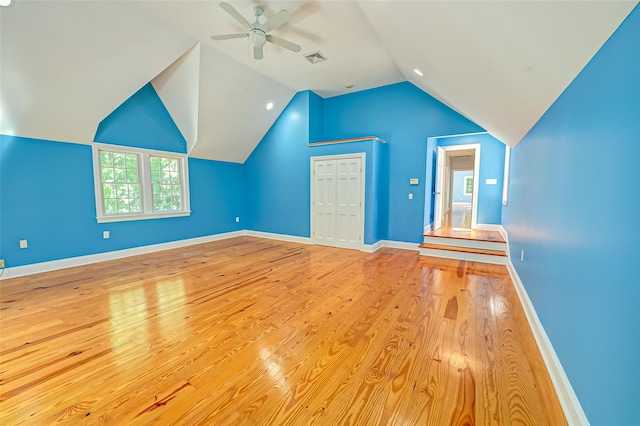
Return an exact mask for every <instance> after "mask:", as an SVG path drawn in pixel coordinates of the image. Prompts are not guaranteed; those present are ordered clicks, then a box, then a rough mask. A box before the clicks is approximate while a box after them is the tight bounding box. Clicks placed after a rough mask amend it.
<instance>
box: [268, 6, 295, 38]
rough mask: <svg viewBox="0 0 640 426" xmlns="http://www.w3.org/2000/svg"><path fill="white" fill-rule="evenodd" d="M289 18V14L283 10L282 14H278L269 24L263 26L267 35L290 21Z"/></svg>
mask: <svg viewBox="0 0 640 426" xmlns="http://www.w3.org/2000/svg"><path fill="white" fill-rule="evenodd" d="M289 17H290V15H289V12H287V11H286V10H284V9H283V10H281V11H280V12H278V13H276V14H275V15H274V16H273V17H272V18H271V19H269V20H268V21H267V23H266V24H264V25H263V26H262V29H263V30H264V32H265V33H268V32H269V31H271V30H275V29H276V28H278V27H279V26H281V25H283V24H286V23H287V21H288V20H289Z"/></svg>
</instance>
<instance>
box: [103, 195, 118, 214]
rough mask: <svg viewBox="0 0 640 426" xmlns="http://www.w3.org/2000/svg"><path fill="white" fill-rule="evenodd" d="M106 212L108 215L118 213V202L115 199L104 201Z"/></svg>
mask: <svg viewBox="0 0 640 426" xmlns="http://www.w3.org/2000/svg"><path fill="white" fill-rule="evenodd" d="M104 210H105V213H106V214H116V213H118V209H117V201H116V200H115V199H114V198H111V199H108V200H104Z"/></svg>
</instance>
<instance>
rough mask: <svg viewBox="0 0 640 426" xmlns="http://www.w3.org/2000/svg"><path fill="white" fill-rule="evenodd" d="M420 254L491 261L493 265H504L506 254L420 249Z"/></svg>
mask: <svg viewBox="0 0 640 426" xmlns="http://www.w3.org/2000/svg"><path fill="white" fill-rule="evenodd" d="M420 255H421V256H431V257H440V258H444V259H457V260H465V261H469V262H481V263H491V264H494V265H506V264H507V261H508V258H507V257H506V256H492V255H490V254H478V253H462V252H455V251H449V250H435V249H424V248H421V249H420Z"/></svg>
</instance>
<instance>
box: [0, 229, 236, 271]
mask: <svg viewBox="0 0 640 426" xmlns="http://www.w3.org/2000/svg"><path fill="white" fill-rule="evenodd" d="M243 235H246V232H245V231H233V232H225V233H222V234H214V235H207V236H204V237H197V238H188V239H186V240H178V241H170V242H167V243H160V244H152V245H148V246H141V247H133V248H129V249H124V250H115V251H109V252H104V253H97V254H89V255H86V256H77V257H70V258H67V259H60V260H51V261H48V262H40V263H32V264H30V265H24V266H15V267H13V268H6V269H5V270H4V273H3V274H2V276H0V280H6V279H9V278H16V277H23V276H25V275H33V274H39V273H42V272H50V271H57V270H58V269H64V268H72V267H74V266H82V265H88V264H91V263H97V262H105V261H107V260H116V259H122V258H123V257H129V256H137V255H140V254H147V253H154V252H157V251H163V250H169V249H174V248H180V247H186V246H192V245H195V244H202V243H209V242H212V241H219V240H226V239H228V238H234V237H240V236H243Z"/></svg>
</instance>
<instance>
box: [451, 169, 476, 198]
mask: <svg viewBox="0 0 640 426" xmlns="http://www.w3.org/2000/svg"><path fill="white" fill-rule="evenodd" d="M466 177H473V171H459V170H455V171H454V172H453V197H452V201H453V202H454V203H467V204H471V195H464V189H465V179H464V178H466Z"/></svg>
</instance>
